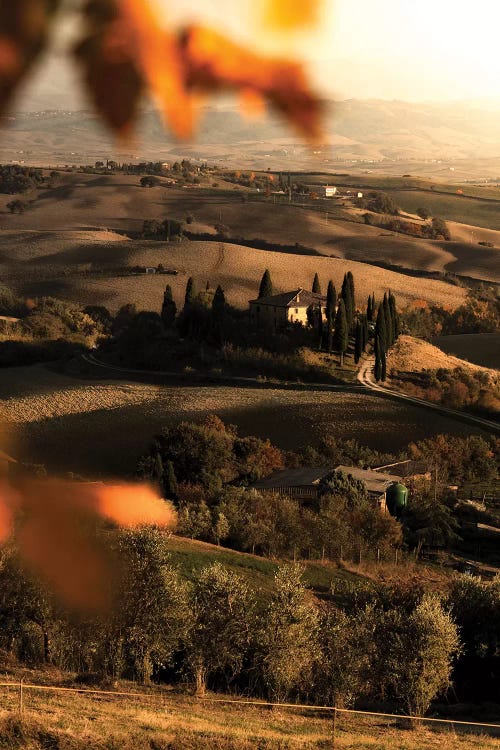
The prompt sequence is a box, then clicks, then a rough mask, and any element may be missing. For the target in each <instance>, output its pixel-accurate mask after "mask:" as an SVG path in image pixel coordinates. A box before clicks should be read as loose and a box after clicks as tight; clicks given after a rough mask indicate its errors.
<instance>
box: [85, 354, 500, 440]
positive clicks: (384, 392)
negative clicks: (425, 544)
mask: <svg viewBox="0 0 500 750" xmlns="http://www.w3.org/2000/svg"><path fill="white" fill-rule="evenodd" d="M82 359H83V360H84V361H85V362H86V363H87V364H89V365H92V366H93V367H97V368H100V369H103V370H107V371H108V372H109V371H111V372H118V373H120V374H122V375H125V376H126V375H129V376H134V375H142V376H155V377H165V378H177V379H179V378H182V377H185V376H183V374H182V373H178V372H166V371H160V370H134V369H131V368H125V367H119V366H117V365H108V364H106V363H105V362H102V361H101V360H99V359H97V358H96V357H95V356H94V355H93V354H84V355H82ZM374 364H375V360H374V358H373V357H368V358H367V359H366V360H365V361H364V363H363V364H362V366H361V368H360V370H359V372H358V375H357V380H358V383H357V384H355V383H353V384H335V385H332V384H329V383H280V387H282V388H293V389H297V390H309V391H314V390H321V391H334V392H339V391H344V392H349V393H353V392H356V393H359V394H360V395H361V396H363V395H377V396H380V397H381V398H390V399H393V400H396V401H404V402H406V403H409V404H411V405H413V406H417V407H419V408H421V409H427V410H432V411H435V412H438V413H439V414H444V415H445V416H447V417H451V418H452V419H455V420H457V421H460V422H465V423H466V424H470V425H471V426H472V427H479V428H480V429H482V430H486V431H488V432H491V433H494V434H497V435H500V423H499V422H494V421H493V420H490V419H484V418H483V417H478V416H475V415H473V414H467V413H466V412H462V411H457V410H456V409H450V408H448V407H446V406H442V405H440V404H433V403H431V402H430V401H425V400H424V399H420V398H416V397H415V396H407V395H406V394H404V393H400V392H398V391H395V390H392V389H390V388H387V387H385V386H381V385H379V384H378V383H376V382H375V380H374V377H373V367H374ZM199 379H200V380H206V381H209V382H212V383H213V382H214V381H220V382H221V383H224V382H229V383H234V384H240V385H242V386H243V385H245V386H253V387H255V386H256V385H258V386H260V387H266V386H268V385H271V384H268V383H266V382H262V381H260V380H258V379H257V378H250V377H246V378H245V377H238V376H229V375H222V376H216V375H210V376H199ZM272 385H273V387H275V386H276V383H275V382H274V383H272Z"/></svg>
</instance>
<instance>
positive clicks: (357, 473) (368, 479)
mask: <svg viewBox="0 0 500 750" xmlns="http://www.w3.org/2000/svg"><path fill="white" fill-rule="evenodd" d="M335 471H341V472H342V474H347V475H350V476H351V477H353V478H354V479H359V480H360V481H361V482H364V484H365V486H366V489H367V490H368V492H379V493H380V494H381V495H382V494H383V493H384V492H385V491H386V489H387V488H388V487H389V485H390V484H394V483H395V482H398V481H401V479H402V477H399V476H396V475H395V474H382V473H381V472H380V471H373V469H360V468H358V467H357V466H337V468H336V469H335Z"/></svg>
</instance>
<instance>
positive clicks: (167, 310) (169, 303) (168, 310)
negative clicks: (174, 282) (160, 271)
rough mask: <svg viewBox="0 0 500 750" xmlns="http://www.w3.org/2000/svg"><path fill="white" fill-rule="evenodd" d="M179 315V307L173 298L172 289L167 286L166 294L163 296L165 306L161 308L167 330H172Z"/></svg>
mask: <svg viewBox="0 0 500 750" xmlns="http://www.w3.org/2000/svg"><path fill="white" fill-rule="evenodd" d="M176 315H177V305H176V304H175V302H174V298H173V297H172V287H171V286H170V284H167V288H166V289H165V294H164V295H163V305H162V308H161V319H162V321H163V325H164V326H165V328H171V327H172V326H173V324H174V323H175V316H176Z"/></svg>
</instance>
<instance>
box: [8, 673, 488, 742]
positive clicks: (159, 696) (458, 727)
mask: <svg viewBox="0 0 500 750" xmlns="http://www.w3.org/2000/svg"><path fill="white" fill-rule="evenodd" d="M0 690H2V691H4V694H5V693H7V696H6V697H8V702H9V704H10V705H9V710H10V711H12V712H13V713H17V714H18V715H19V716H20V717H23V716H24V713H25V709H26V708H27V704H28V702H29V709H30V710H31V711H33V710H35V711H36V710H40V711H42V710H43V707H42V706H37V705H36V703H35V702H34V701H29V699H28V697H27V693H29V692H30V691H32V692H41V693H44V692H50V693H54V694H65V695H75V696H76V695H80V696H88V697H89V698H106V699H108V700H119V699H122V698H127V699H131V700H135V701H137V702H138V703H142V704H148V705H149V706H151V703H152V702H153V704H156V707H157V708H159V709H161V710H165V709H166V708H169V707H170V708H171V707H174V704H173V703H172V701H169V700H168V695H166V694H165V693H159V692H157V693H149V694H148V693H145V692H133V691H119V690H102V689H97V688H87V687H82V688H76V687H60V686H55V685H37V684H32V683H25V682H24V681H23V680H20V681H19V682H13V681H11V682H2V683H0ZM198 700H199V702H200V704H201V703H203V704H212V705H215V704H223V705H226V706H234V707H235V708H242V707H254V708H267V709H271V710H281V711H302V712H307V713H310V712H316V713H321V714H323V716H325V715H327V716H329V717H330V720H331V725H330V726H331V733H330V737H331V740H332V747H333V748H335V747H336V738H337V737H338V733H339V730H340V724H339V722H340V719H341V718H342V717H345V718H349V719H353V718H359V719H363V720H366V719H379V720H380V719H383V720H385V721H386V722H392V723H393V724H395V725H399V726H401V723H402V722H406V723H407V725H411V726H413V727H416V726H424V725H430V726H434V727H442V728H447V729H448V730H450V731H451V732H454V733H456V732H457V731H459V732H460V731H462V732H469V733H475V734H483V735H490V736H493V737H500V724H495V723H484V722H474V721H464V720H455V719H439V718H434V717H426V716H411V715H407V714H391V713H383V712H377V711H360V710H357V709H347V708H338V707H336V706H317V705H311V704H302V703H276V702H271V701H261V700H250V699H245V698H218V697H216V696H202V697H200V698H198ZM170 703H172V705H170ZM6 707H7V706H6ZM350 725H351V722H350ZM350 729H351V730H352V725H351V726H350Z"/></svg>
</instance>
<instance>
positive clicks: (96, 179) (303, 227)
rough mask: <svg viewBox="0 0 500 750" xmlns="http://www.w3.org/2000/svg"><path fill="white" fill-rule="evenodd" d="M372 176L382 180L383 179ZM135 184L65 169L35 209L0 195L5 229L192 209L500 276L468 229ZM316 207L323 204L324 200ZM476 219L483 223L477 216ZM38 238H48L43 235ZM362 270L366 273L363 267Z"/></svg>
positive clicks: (340, 248) (379, 256)
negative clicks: (414, 227)
mask: <svg viewBox="0 0 500 750" xmlns="http://www.w3.org/2000/svg"><path fill="white" fill-rule="evenodd" d="M325 179H326V178H325ZM375 182H376V183H377V184H378V183H380V184H384V181H383V180H375ZM138 183H139V179H138V178H137V177H136V176H128V175H114V176H107V175H106V176H96V175H79V174H73V175H71V174H64V175H62V176H61V178H60V179H59V181H58V182H57V183H56V187H54V188H53V189H50V190H47V189H45V190H42V191H39V192H36V191H35V192H34V193H33V194H32V195H30V196H28V199H30V200H32V201H33V203H32V208H31V209H30V211H28V212H27V213H26V214H24V215H22V216H11V215H10V214H8V213H7V212H6V211H5V210H2V209H3V208H4V207H5V205H6V203H7V202H8V201H9V200H10V199H11V198H10V197H9V196H0V228H2V229H3V230H9V229H10V230H14V231H15V232H22V231H24V230H27V229H32V230H36V231H54V230H58V231H59V230H61V231H62V230H64V231H77V230H78V231H83V230H89V228H90V229H92V228H93V229H95V228H102V227H106V228H109V229H112V230H116V231H120V232H125V231H129V232H130V231H134V232H140V230H141V228H142V223H143V221H144V220H145V219H160V218H165V217H166V216H172V217H176V218H181V219H183V218H185V216H186V215H187V214H189V213H191V214H194V216H195V218H196V220H197V223H198V224H199V225H200V226H204V227H205V228H206V227H210V226H212V227H213V225H214V224H216V223H218V222H220V221H221V220H222V222H223V223H224V224H226V225H227V226H228V228H229V230H230V233H231V235H232V236H243V237H246V238H248V239H252V238H254V237H256V236H257V237H261V238H264V239H267V240H268V241H272V242H277V243H282V244H284V243H287V244H294V243H295V242H299V243H301V244H304V245H306V246H308V247H313V248H315V249H316V250H317V251H318V252H319V253H321V254H324V255H329V256H330V255H334V256H336V257H340V258H344V257H347V258H350V259H353V260H356V259H358V260H362V261H365V262H368V263H370V262H374V263H378V262H383V263H389V264H392V265H394V266H398V267H407V268H412V269H419V270H432V271H443V270H448V271H452V272H454V273H459V274H462V275H468V276H473V277H478V278H484V279H495V278H498V277H499V276H500V268H499V265H498V252H497V251H494V250H491V249H488V248H479V247H477V246H476V247H475V248H474V252H473V253H471V245H470V238H469V237H468V236H467V234H465V235H464V234H463V232H462V233H460V232H459V233H458V234H457V242H456V243H453V245H452V244H451V243H444V242H427V241H423V240H415V239H413V238H409V237H405V236H403V235H399V236H398V235H395V236H394V237H387V236H382V235H384V234H387V233H384V232H381V230H379V229H377V228H375V227H367V226H365V225H364V224H362V223H357V222H356V221H349V220H347V221H346V220H343V219H341V218H338V217H339V216H342V215H345V212H342V211H341V210H340V209H337V208H336V206H335V205H334V202H329V203H328V205H326V204H325V210H328V211H329V212H330V213H331V214H333V216H337V218H332V217H331V216H330V219H329V220H328V222H327V221H326V220H325V215H324V214H323V213H322V211H321V210H318V211H315V210H311V209H305V208H300V207H294V206H289V205H274V203H273V202H272V201H268V202H259V203H253V202H250V203H242V202H241V191H239V190H237V191H235V190H230V191H227V190H226V191H221V192H217V191H213V190H201V191H200V190H197V189H189V190H182V189H176V188H173V189H166V188H165V187H156V188H152V189H144V188H141V187H139V184H138ZM396 184H397V183H396ZM221 187H222V183H221ZM440 187H441V186H440ZM409 195H411V196H413V197H414V198H415V199H416V200H417V197H418V200H417V203H419V204H420V203H421V201H420V196H419V195H418V194H414V193H409ZM427 195H429V196H430V197H431V198H436V200H437V199H440V200H441V199H443V200H446V201H448V202H449V203H450V206H452V207H453V206H455V207H456V206H459V209H458V210H457V211H456V212H455V213H454V215H453V216H452V215H448V213H447V212H445V214H444V218H450V219H451V218H456V219H457V221H466V222H469V218H467V217H465V216H464V215H463V211H462V207H463V205H465V204H464V203H460V201H461V200H462V199H461V197H460V196H457V195H456V194H455V195H449V196H448V195H444V196H440V195H437V194H436V195H434V194H431V193H430V191H429V193H428V194H427V193H425V196H427ZM463 200H465V201H468V200H469V199H468V198H467V199H463ZM477 202H478V203H479V204H480V206H482V207H484V210H485V211H489V207H490V203H488V202H484V204H483V203H482V202H480V201H477ZM491 205H492V206H494V207H496V211H497V213H498V205H499V204H498V203H492V204H491ZM315 207H316V208H318V209H320V208H321V206H320V205H319V203H318V206H315ZM417 207H418V206H416V207H414V208H417ZM352 218H355V217H352ZM473 223H476V224H481V220H480V217H478V220H477V221H476V222H473ZM490 225H491V222H487V221H486V222H485V224H484V226H490ZM478 232H479V230H478ZM7 237H8V238H9V241H8V242H4V244H5V248H6V252H7V255H9V252H10V248H12V249H15V250H16V252H18V251H20V250H21V252H22V249H20V247H19V245H22V241H21V242H17V245H16V239H15V237H13V236H9V235H5V239H7ZM60 238H61V237H60V235H53V236H52V241H53V242H54V244H55V245H56V248H55V251H54V252H57V245H58V243H59V244H60ZM40 239H41V240H43V237H40ZM73 239H74V238H73ZM479 239H480V235H479V234H478V240H479ZM79 244H80V243H76V245H79ZM62 249H64V250H65V251H70V252H71V251H72V249H73V242H72V241H70V242H68V238H66V239H65V244H64V247H63V248H62ZM28 270H29V269H28ZM364 273H365V274H366V273H367V270H366V269H365V271H364ZM403 278H404V277H403Z"/></svg>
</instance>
